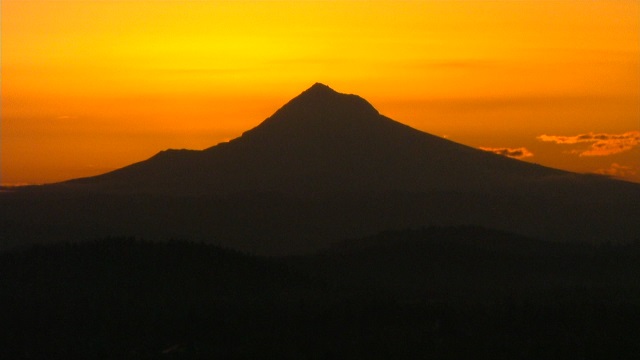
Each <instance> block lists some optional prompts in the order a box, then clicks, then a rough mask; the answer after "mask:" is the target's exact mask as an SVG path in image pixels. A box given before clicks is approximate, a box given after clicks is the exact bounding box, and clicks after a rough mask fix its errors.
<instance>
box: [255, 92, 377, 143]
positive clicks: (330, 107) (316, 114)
mask: <svg viewBox="0 0 640 360" xmlns="http://www.w3.org/2000/svg"><path fill="white" fill-rule="evenodd" d="M380 120H381V115H380V114H379V113H378V111H377V110H376V109H375V108H374V107H373V106H372V105H371V104H370V103H369V102H367V101H366V100H365V99H363V98H361V97H360V96H357V95H353V94H343V93H339V92H337V91H335V90H333V89H332V88H330V87H329V86H327V85H325V84H322V83H315V84H313V85H312V86H311V87H310V88H308V89H307V90H305V91H303V92H302V93H301V94H300V95H298V96H296V97H295V98H293V99H291V100H290V101H289V102H288V103H287V104H285V105H284V106H283V107H281V108H280V109H278V111H276V112H275V113H274V114H273V115H272V116H270V117H269V118H267V119H266V120H265V121H264V122H262V123H261V124H260V125H258V126H257V127H255V128H254V129H251V130H249V131H247V132H245V133H244V134H243V137H244V138H245V139H247V138H249V137H255V136H259V137H263V138H265V139H271V140H273V139H281V140H282V141H287V142H290V141H295V139H296V138H297V139H300V138H305V139H307V140H308V139H309V137H310V136H311V137H316V136H317V135H319V134H325V135H330V136H331V137H339V136H342V135H346V133H345V131H348V132H350V133H355V132H362V131H366V129H367V128H368V127H370V126H372V125H373V123H377V122H380Z"/></svg>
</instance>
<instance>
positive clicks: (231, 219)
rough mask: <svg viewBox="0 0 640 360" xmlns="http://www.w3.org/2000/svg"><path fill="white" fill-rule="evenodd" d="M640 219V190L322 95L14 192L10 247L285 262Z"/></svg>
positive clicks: (312, 93)
mask: <svg viewBox="0 0 640 360" xmlns="http://www.w3.org/2000/svg"><path fill="white" fill-rule="evenodd" d="M637 219H640V184H635V183H629V182H624V181H619V180H613V179H609V178H606V177H603V176H596V175H581V174H576V173H571V172H567V171H562V170H557V169H552V168H548V167H544V166H540V165H536V164H531V163H527V162H523V161H519V160H515V159H511V158H507V157H504V156H500V155H496V154H493V153H490V152H486V151H482V150H478V149H475V148H471V147H468V146H465V145H462V144H458V143H455V142H452V141H449V140H447V139H443V138H440V137H437V136H434V135H431V134H428V133H425V132H422V131H419V130H416V129H413V128H411V127H409V126H406V125H404V124H401V123H399V122H396V121H394V120H392V119H389V118H388V117H385V116H384V115H381V114H380V113H379V112H378V111H377V110H376V109H375V108H374V107H373V106H372V105H371V104H369V103H368V102H367V101H366V100H364V99H363V98H361V97H359V96H357V95H349V94H342V93H338V92H336V91H334V90H332V89H331V88H329V87H328V86H326V85H323V84H319V83H317V84H315V85H313V86H311V87H310V88H309V89H307V90H306V91H304V92H302V93H301V94H300V95H298V96H297V97H295V98H293V99H292V100H291V101H289V102H288V103H287V104H285V105H284V106H283V107H282V108H280V109H279V110H277V111H276V112H275V113H274V114H273V115H271V116H270V117H269V118H267V119H266V120H264V121H263V122H262V123H261V124H259V125H258V126H256V127H255V128H253V129H251V130H249V131H247V132H245V133H243V134H242V136H240V137H238V138H236V139H233V140H231V141H229V142H224V143H220V144H218V145H215V146H213V147H210V148H207V149H204V150H198V151H195V150H166V151H162V152H160V153H158V154H156V155H155V156H153V157H151V158H150V159H148V160H145V161H142V162H139V163H136V164H133V165H130V166H127V167H124V168H121V169H118V170H115V171H112V172H109V173H106V174H103V175H98V176H94V177H88V178H81V179H74V180H70V181H67V182H63V183H57V184H51V185H45V186H37V187H26V188H23V189H19V190H17V191H12V192H8V193H1V194H0V247H7V246H11V245H16V244H23V243H29V242H33V241H58V240H82V239H86V238H95V237H101V236H108V235H109V236H110V235H114V236H115V235H120V236H143V237H147V238H155V239H168V238H185V239H191V240H199V241H208V242H214V243H216V244H218V245H222V246H227V247H232V248H235V249H240V250H244V251H249V252H254V253H269V254H283V253H292V252H307V251H312V250H317V249H320V248H324V247H326V246H328V245H329V244H331V243H332V242H335V241H339V240H342V239H345V238H353V237H361V236H366V235H371V234H375V233H377V232H380V231H383V230H390V229H406V228H412V227H421V226H431V225H437V226H455V225H479V226H484V227H487V228H493V229H498V230H504V231H509V232H514V233H518V234H521V235H525V236H529V237H533V238H539V239H544V240H552V241H587V242H624V241H635V240H637V239H640V222H638V221H637Z"/></svg>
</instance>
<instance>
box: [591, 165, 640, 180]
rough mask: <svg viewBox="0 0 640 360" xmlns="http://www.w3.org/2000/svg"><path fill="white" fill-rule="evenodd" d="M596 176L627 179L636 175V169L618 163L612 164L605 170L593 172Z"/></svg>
mask: <svg viewBox="0 0 640 360" xmlns="http://www.w3.org/2000/svg"><path fill="white" fill-rule="evenodd" d="M595 173H596V174H601V175H608V176H615V177H628V176H633V175H636V174H637V173H638V171H637V169H635V168H634V167H633V166H626V165H620V164H618V163H613V164H611V166H610V167H609V168H607V169H598V170H596V171H595Z"/></svg>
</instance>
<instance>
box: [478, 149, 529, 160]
mask: <svg viewBox="0 0 640 360" xmlns="http://www.w3.org/2000/svg"><path fill="white" fill-rule="evenodd" d="M480 149H481V150H484V151H489V152H492V153H494V154H498V155H502V156H508V157H511V158H515V159H524V158H528V157H532V156H533V153H532V152H531V151H529V150H527V148H523V147H520V148H507V147H501V148H492V147H480Z"/></svg>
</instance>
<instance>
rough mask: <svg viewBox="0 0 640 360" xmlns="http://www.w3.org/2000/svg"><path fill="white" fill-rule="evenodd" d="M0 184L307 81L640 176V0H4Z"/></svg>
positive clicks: (168, 137)
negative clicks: (320, 83)
mask: <svg viewBox="0 0 640 360" xmlns="http://www.w3.org/2000/svg"><path fill="white" fill-rule="evenodd" d="M1 16H2V59H1V60H2V109H1V111H2V122H1V129H0V131H1V132H0V140H1V144H0V146H1V147H0V170H1V173H0V175H1V178H0V182H1V183H2V184H23V183H46V182H54V181H60V180H65V179H70V178H74V177H81V176H89V175H95V174H99V173H103V172H106V171H109V170H112V169H115V168H118V167H122V166H125V165H128V164H130V163H133V162H137V161H141V160H144V159H146V158H148V157H150V156H152V155H153V154H155V153H157V152H158V151H160V150H163V149H166V148H190V149H202V148H206V147H209V146H212V145H215V144H217V143H218V142H220V141H225V140H228V139H230V138H234V137H236V136H239V135H240V134H241V133H242V132H243V131H245V130H248V129H249V128H251V127H254V126H256V125H257V124H258V123H260V122H261V121H262V120H264V119H265V118H266V117H268V116H269V115H271V114H272V113H273V112H274V111H275V110H277V109H278V108H279V107H280V106H282V105H283V104H284V103H285V102H286V101H288V100H289V99H291V98H292V97H294V96H296V95H298V94H299V93H300V92H302V91H303V90H305V89H306V88H308V87H309V86H311V85H312V84H313V83H315V82H322V83H325V84H327V85H329V86H331V87H332V88H334V89H335V90H337V91H340V92H346V93H355V94H358V95H360V96H362V97H364V98H365V99H367V100H369V101H370V102H371V103H372V104H373V105H374V106H375V107H376V108H377V109H378V110H379V111H380V112H381V113H383V114H384V115H387V116H389V117H391V118H393V119H395V120H398V121H401V122H403V123H405V124H408V125H410V126H413V127H415V128H418V129H420V130H423V131H426V132H429V133H432V134H435V135H439V136H445V137H447V138H449V139H451V140H454V141H457V142H460V143H463V144H467V145H470V146H474V147H478V148H483V149H486V150H487V151H495V152H498V153H501V154H504V155H505V156H513V157H519V158H522V159H523V160H525V161H530V162H535V163H539V164H543V165H547V166H551V167H556V168H562V169H567V170H571V171H577V172H597V173H603V174H609V175H613V176H619V177H623V178H626V179H628V180H632V181H637V182H640V146H639V143H640V2H639V1H637V0H615V1H614V0H557V1H545V0H508V1H507V0H502V1H500V0H497V1H496V0H494V1H483V0H476V1H471V0H468V1H456V0H449V1H445V0H434V1H383V0H380V1H304V0H303V1H300V0H297V1H287V0H281V1H258V0H255V1H242V0H233V1H232V0H227V1H203V0H202V1H194V0H192V1H189V0H186V1H184V0H183V1H171V0H48V1H45V0H2V15H1Z"/></svg>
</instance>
